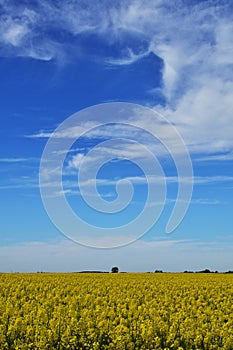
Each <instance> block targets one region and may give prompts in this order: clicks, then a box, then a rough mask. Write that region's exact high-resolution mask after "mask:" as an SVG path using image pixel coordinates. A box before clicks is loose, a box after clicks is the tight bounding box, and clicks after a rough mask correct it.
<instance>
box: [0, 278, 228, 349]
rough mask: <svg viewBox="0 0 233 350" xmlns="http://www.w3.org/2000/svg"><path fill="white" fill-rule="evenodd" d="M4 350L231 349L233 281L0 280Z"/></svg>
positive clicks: (0, 346) (0, 332)
mask: <svg viewBox="0 0 233 350" xmlns="http://www.w3.org/2000/svg"><path fill="white" fill-rule="evenodd" d="M0 349H14V350H17V349H24V350H27V349H41V350H46V349H60V350H61V349H85V350H87V349H166V350H168V349H172V350H175V349H176V350H177V349H179V350H182V349H187V350H191V349H206V350H212V349H216V350H219V349H224V350H233V275H230V274H229V275H227V274H183V273H180V274H178V273H177V274H173V273H163V274H155V273H144V274H136V273H135V274H133V273H129V274H128V273H127V274H123V273H121V274H80V273H79V274H78V273H77V274H76V273H73V274H71V273H70V274H0Z"/></svg>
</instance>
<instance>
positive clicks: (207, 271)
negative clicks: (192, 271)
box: [199, 269, 211, 273]
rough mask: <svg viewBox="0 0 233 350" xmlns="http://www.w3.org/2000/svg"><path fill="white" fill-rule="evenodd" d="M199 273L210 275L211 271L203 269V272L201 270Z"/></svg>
mask: <svg viewBox="0 0 233 350" xmlns="http://www.w3.org/2000/svg"><path fill="white" fill-rule="evenodd" d="M199 272H200V273H211V271H210V270H209V269H205V270H202V271H199Z"/></svg>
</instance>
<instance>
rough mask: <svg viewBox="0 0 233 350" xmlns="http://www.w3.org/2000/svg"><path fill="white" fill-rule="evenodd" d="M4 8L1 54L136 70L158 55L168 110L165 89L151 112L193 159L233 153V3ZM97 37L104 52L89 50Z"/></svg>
mask: <svg viewBox="0 0 233 350" xmlns="http://www.w3.org/2000/svg"><path fill="white" fill-rule="evenodd" d="M1 7H2V15H1V20H0V42H1V49H0V55H2V56H22V57H31V58H34V59H40V60H45V61H49V60H52V59H54V60H57V61H58V62H59V61H60V62H63V63H65V62H67V61H69V60H70V59H72V58H73V59H75V57H77V55H84V56H85V55H88V57H89V58H90V59H98V60H99V62H102V63H103V64H106V65H107V66H109V65H112V66H116V65H118V66H120V65H121V66H122V65H128V66H130V65H133V64H134V63H135V62H136V61H138V60H141V59H142V58H144V57H145V56H147V55H149V54H153V55H154V56H155V57H157V58H160V60H161V61H162V63H163V64H162V69H161V67H159V68H158V75H159V74H161V77H162V83H161V86H160V87H159V90H160V93H161V94H162V95H163V96H164V105H163V106H158V102H157V100H156V94H157V92H158V89H157V90H156V91H157V92H155V93H154V95H153V94H152V95H151V101H150V105H151V106H155V108H156V109H159V111H160V112H161V113H162V114H163V115H165V116H166V117H167V118H168V119H169V120H171V121H172V123H174V125H175V126H176V127H177V129H178V130H179V131H180V133H181V134H182V136H183V138H184V140H185V142H186V144H187V145H188V147H189V150H190V151H191V152H200V153H206V152H207V150H209V149H210V148H211V150H212V152H213V153H214V152H229V150H231V149H232V146H233V141H232V132H231V129H232V125H233V116H232V109H233V82H232V81H233V73H232V72H233V70H232V57H233V45H232V31H233V24H232V23H233V21H232V13H233V11H232V2H231V1H220V0H219V1H217V0H216V1H214V2H213V1H211V0H207V1H198V2H187V1H184V0H178V1H176V2H175V3H173V2H171V1H168V0H165V1H153V2H151V1H149V0H146V1H141V0H138V1H134V0H127V1H118V2H117V3H111V4H107V3H106V2H95V3H92V4H91V5H90V4H89V3H87V2H84V1H82V0H77V1H72V2H68V3H63V2H57V3H54V2H52V1H49V0H42V1H40V2H39V1H38V2H37V1H36V2H33V4H32V3H31V4H30V3H28V4H27V5H26V4H25V3H21V2H10V1H6V2H2V3H1ZM89 35H90V36H94V37H95V38H98V40H99V45H100V46H101V45H102V47H103V48H104V50H103V51H101V50H99V51H98V50H95V49H93V48H90V47H89V46H88V40H87V38H88V37H89ZM113 48H114V49H113ZM103 52H104V54H103ZM155 78H156V77H155ZM152 91H153V90H152ZM145 120H146V117H145ZM49 136H51V134H50V133H47V132H41V133H38V134H35V135H34V137H49Z"/></svg>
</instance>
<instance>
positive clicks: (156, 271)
mask: <svg viewBox="0 0 233 350" xmlns="http://www.w3.org/2000/svg"><path fill="white" fill-rule="evenodd" d="M162 272H163V271H162V270H155V273H162Z"/></svg>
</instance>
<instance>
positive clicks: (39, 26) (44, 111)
mask: <svg viewBox="0 0 233 350" xmlns="http://www.w3.org/2000/svg"><path fill="white" fill-rule="evenodd" d="M232 10H233V8H232V2H231V1H230V0H225V1H208V0H207V1H184V0H183V1H177V2H176V5H175V7H174V5H173V2H171V1H166V0H165V1H159V0H158V1H140V0H138V1H128V0H126V1H123V0H122V1H116V2H114V3H110V2H108V1H98V2H93V1H81V0H77V1H75V0H74V1H68V2H63V1H49V0H47V1H45V0H42V1H20V2H18V1H3V0H0V76H1V79H0V92H1V94H0V100H1V104H0V115H1V129H0V136H1V137H0V142H1V147H0V152H1V153H0V192H1V197H0V198H1V221H0V271H40V270H43V271H79V270H85V269H87V270H90V269H97V270H99V269H103V270H110V269H111V266H113V265H117V266H119V267H120V269H121V270H125V271H153V270H154V269H163V270H169V271H182V270H185V269H190V270H198V269H203V268H211V269H213V270H216V269H217V270H220V271H222V270H228V269H233V266H232V261H233V259H232V256H233V228H232V208H233V196H232V194H233V171H232V170H233V141H232V140H233V139H232V130H233V115H232V110H233V108H232V107H233V102H232V101H233V76H232V71H233V70H232V58H233V45H232V32H233V24H232V23H233V21H232V13H233V11H232ZM115 102H123V103H133V104H137V105H141V106H145V107H147V108H150V110H151V111H157V112H159V113H160V114H161V115H162V116H163V117H164V118H166V119H167V120H168V121H169V122H170V123H171V125H173V126H174V127H175V128H176V130H177V131H178V132H179V133H180V135H181V136H182V138H183V140H184V142H185V145H186V147H187V149H188V151H189V154H190V157H191V160H192V166H193V174H194V176H193V182H194V186H193V194H192V199H191V202H190V206H189V209H188V211H187V213H186V215H185V216H184V219H183V220H182V222H181V223H180V225H179V226H178V227H177V228H176V229H175V230H174V231H173V232H172V233H171V234H169V235H168V234H167V233H166V225H167V223H168V220H169V217H170V216H171V213H172V210H173V208H174V205H175V202H176V200H177V194H178V189H179V181H178V180H177V170H176V166H175V164H174V160H173V159H172V158H173V157H172V156H171V154H169V152H164V149H163V147H161V143H159V142H158V140H152V139H151V136H150V137H149V136H148V133H146V132H144V131H143V130H146V129H148V128H149V129H150V130H151V132H152V133H155V132H157V133H159V136H160V134H161V137H165V139H166V140H167V141H168V140H169V134H168V133H167V131H166V130H165V131H164V130H162V128H161V129H160V127H159V125H158V124H156V123H155V122H154V121H153V118H152V116H151V114H149V115H147V113H145V115H143V116H140V118H139V117H138V116H137V115H136V114H135V116H134V118H135V121H136V124H137V125H140V127H141V128H142V129H143V130H141V131H140V130H133V129H130V128H128V129H127V128H126V127H123V126H122V125H118V124H117V123H115V124H114V125H113V124H112V125H109V126H107V127H106V128H105V129H103V128H102V129H101V128H100V129H99V130H97V131H96V132H94V133H90V134H89V135H88V134H87V135H85V136H84V137H82V138H81V139H80V140H77V141H76V142H75V143H74V144H73V145H72V148H71V149H70V151H69V152H68V153H67V155H66V157H65V163H64V167H63V180H64V183H63V189H64V194H66V199H67V201H68V203H69V204H70V206H71V207H72V209H73V210H74V212H75V213H76V214H78V215H80V216H81V218H82V219H84V220H87V221H89V222H90V223H91V224H92V225H97V226H99V227H102V228H106V227H107V228H113V227H116V226H117V225H124V224H127V223H128V221H129V219H130V220H131V219H133V218H135V217H136V216H137V215H138V214H139V213H140V212H141V211H142V210H143V207H144V204H145V201H146V196H147V190H148V187H147V186H146V183H145V177H144V175H143V171H142V170H141V169H140V168H139V166H137V165H135V164H133V163H132V162H131V161H130V159H131V158H133V160H136V162H140V160H141V159H146V158H144V151H142V149H141V148H138V145H137V144H134V143H132V142H139V143H141V142H142V143H143V142H144V144H145V145H146V146H147V147H148V148H149V149H151V150H152V151H153V152H155V154H156V156H157V158H158V160H159V162H160V165H161V167H162V169H163V172H164V177H163V178H164V180H166V185H167V193H166V201H165V203H164V208H163V211H162V213H161V216H160V217H159V219H158V221H157V222H156V223H155V224H154V226H153V227H152V228H151V230H150V231H149V232H147V233H146V234H145V235H143V236H142V237H141V238H140V239H138V240H136V241H135V242H134V243H132V244H129V245H126V246H125V247H122V248H115V249H94V248H90V247H85V246H82V245H79V244H77V243H74V242H72V241H71V240H69V239H67V238H66V237H65V236H64V235H63V234H62V233H60V232H59V231H58V230H57V228H56V227H55V226H54V225H53V224H52V222H51V221H50V219H49V217H48V215H47V213H46V211H45V208H44V206H43V202H42V199H41V195H40V188H39V171H40V161H41V157H42V153H43V150H44V148H45V145H46V143H47V141H48V139H49V138H50V137H51V135H52V133H53V131H54V130H55V129H56V128H57V127H59V125H60V124H61V123H62V122H64V121H65V120H66V119H67V118H68V117H70V116H71V115H73V114H74V113H76V112H80V111H82V110H83V109H84V108H89V107H91V106H94V105H99V104H103V103H104V104H105V103H115ZM103 108H105V107H103ZM80 113H81V114H78V116H80V115H81V117H80V118H81V119H80V123H81V124H80V126H81V127H85V126H86V125H89V124H90V122H91V120H90V117H85V114H84V115H82V112H80ZM151 113H152V114H153V112H151ZM113 114H114V113H113ZM117 116H118V115H117V113H116V116H114V117H115V119H117ZM85 118H86V119H85ZM96 118H97V120H98V118H99V115H98V116H97V117H96ZM111 118H112V116H111ZM110 121H112V119H110ZM115 121H116V120H115ZM117 121H118V120H117ZM123 121H125V120H124V117H122V118H119V123H121V124H122V123H123ZM126 121H128V119H127V120H126ZM88 123H89V124H88ZM169 130H170V129H169ZM76 132H77V130H76V129H75V130H74V128H70V129H69V133H68V136H67V134H66V136H64V135H60V136H59V137H58V140H59V142H63V141H64V140H65V139H66V138H67V137H68V138H70V137H74V138H75V137H76V136H77V135H76ZM163 132H165V134H163ZM114 137H118V138H119V137H124V138H126V139H127V140H128V141H127V142H128V143H127V142H126V143H125V144H124V143H120V145H118V146H116V145H115V144H112V145H110V146H109V145H107V144H106V145H107V146H106V145H102V148H101V150H100V151H99V153H98V157H97V156H96V154H92V155H91V157H92V158H91V160H92V161H91V162H90V163H88V164H89V165H90V164H91V165H96V164H97V158H98V159H99V158H100V159H102V158H101V157H103V159H104V157H106V155H107V154H108V155H110V156H112V158H113V161H110V162H109V163H108V164H105V165H104V166H103V167H102V168H101V169H100V170H99V172H98V175H97V177H98V181H97V182H98V184H97V188H98V190H99V192H100V194H101V196H102V198H103V199H104V200H106V201H108V203H109V206H110V205H111V201H113V200H114V199H116V198H117V193H116V182H117V181H118V180H119V179H123V178H125V179H127V180H129V181H131V183H132V184H133V187H134V194H133V197H132V203H131V204H130V205H129V206H128V207H127V208H126V209H125V210H122V211H120V212H119V213H118V214H117V215H113V214H104V213H97V212H96V211H95V210H93V209H90V208H89V207H88V206H87V205H86V204H85V202H84V201H83V199H82V197H81V194H80V189H79V188H78V187H77V176H78V174H79V168H80V161H81V160H82V159H83V158H85V156H86V155H87V153H88V152H89V151H90V150H91V149H92V148H93V147H94V146H96V145H98V144H99V143H100V142H104V141H108V140H112V139H113V138H114ZM55 138H56V135H55ZM171 142H172V141H171ZM171 144H172V145H173V146H172V151H171V149H170V151H171V153H173V152H174V153H176V152H178V151H179V150H178V146H177V144H176V143H175V142H173V143H171ZM59 145H60V143H59ZM61 149H62V148H61ZM178 153H179V152H178ZM117 158H119V159H117ZM125 158H128V159H129V160H125ZM93 160H94V161H93ZM144 164H146V162H145V163H144ZM89 165H88V166H89ZM88 166H87V165H86V175H85V176H86V178H87V179H89V182H88V181H87V182H86V183H85V184H84V190H85V191H86V193H87V195H88V196H89V199H90V200H91V198H92V199H93V198H94V200H96V199H97V197H96V196H95V195H93V187H91V185H92V182H91V177H92V174H93V171H92V170H90V171H87V170H88V169H89V168H88ZM90 169H92V168H90ZM152 170H153V169H152ZM150 175H151V176H155V175H158V174H155V173H153V171H151V174H150ZM50 180H52V178H51V179H50ZM186 180H187V181H189V182H190V181H191V178H189V179H186ZM187 181H186V183H187ZM181 182H182V181H181ZM183 182H185V181H183ZM152 183H153V181H152ZM50 190H51V193H52V194H53V195H52V196H51V197H52V198H53V199H52V200H53V203H57V202H59V195H60V194H59V193H57V192H56V191H55V190H54V182H53V186H51V188H50ZM52 191H54V192H52ZM51 193H50V194H51ZM124 193H126V192H125V191H124V188H123V194H124ZM155 200H157V201H158V198H155ZM158 202H159V201H158ZM158 204H159V203H157V205H158ZM155 207H156V206H155ZM58 214H59V215H60V217H61V218H62V215H63V213H59V212H58ZM64 220H65V218H64ZM138 227H139V226H138ZM139 228H140V227H139ZM103 232H105V231H104V230H103ZM87 234H88V233H87V232H82V233H79V232H78V236H77V239H76V240H79V235H80V237H82V239H81V238H80V241H81V242H83V243H84V244H85V243H87V242H85V235H87ZM127 234H129V240H130V236H131V235H136V233H134V232H133V233H132V232H129V233H126V234H125V233H124V235H125V236H127ZM83 237H84V238H83ZM133 238H135V236H133ZM112 239H113V238H112V236H111V235H109V237H107V240H109V241H110V242H111V240H112ZM127 239H128V238H127V237H126V241H127ZM104 240H105V241H106V237H104V236H103V237H102V236H101V235H99V236H98V237H95V241H96V242H97V243H96V245H97V246H101V244H102V243H103V244H102V245H103V246H104ZM123 241H124V240H123Z"/></svg>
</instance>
